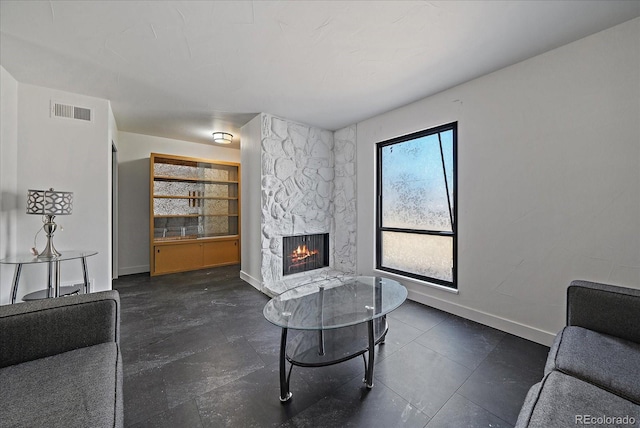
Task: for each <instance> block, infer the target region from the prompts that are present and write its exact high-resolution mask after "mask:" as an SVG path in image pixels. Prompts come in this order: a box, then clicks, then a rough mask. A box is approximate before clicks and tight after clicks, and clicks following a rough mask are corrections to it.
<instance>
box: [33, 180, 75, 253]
mask: <svg viewBox="0 0 640 428" xmlns="http://www.w3.org/2000/svg"><path fill="white" fill-rule="evenodd" d="M72 210H73V192H61V191H58V190H53V188H50V189H49V190H32V189H29V190H28V191H27V214H40V215H42V216H43V219H42V221H43V223H44V225H43V226H42V228H43V229H44V231H45V233H46V234H47V246H46V247H45V248H44V250H43V251H42V252H41V253H40V254H39V255H38V257H58V256H60V253H59V252H58V251H57V250H56V248H55V247H54V245H53V233H54V232H55V231H56V229H57V225H56V223H55V222H54V221H53V219H54V218H55V217H56V216H57V215H69V214H71V212H72Z"/></svg>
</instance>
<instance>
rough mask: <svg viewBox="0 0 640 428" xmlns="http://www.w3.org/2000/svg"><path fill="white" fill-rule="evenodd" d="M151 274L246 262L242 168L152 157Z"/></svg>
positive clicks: (229, 164)
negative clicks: (242, 258) (242, 240)
mask: <svg viewBox="0 0 640 428" xmlns="http://www.w3.org/2000/svg"><path fill="white" fill-rule="evenodd" d="M149 182H150V184H149V194H150V201H149V206H150V220H149V223H150V230H149V232H150V237H151V238H150V260H149V262H150V266H151V275H160V274H165V273H173V272H182V271H187V270H194V269H201V268H205V267H213V266H222V265H229V264H235V263H239V262H240V164H238V163H232V162H218V161H213V160H206V159H198V158H189V157H184V156H173V155H164V154H157V153H152V154H151V156H150V180H149Z"/></svg>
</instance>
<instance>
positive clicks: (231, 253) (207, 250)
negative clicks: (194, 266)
mask: <svg viewBox="0 0 640 428" xmlns="http://www.w3.org/2000/svg"><path fill="white" fill-rule="evenodd" d="M202 256H203V257H202V259H203V262H204V267H210V266H222V265H228V264H234V263H238V262H239V261H240V244H239V242H238V240H237V239H234V240H229V241H226V240H225V241H216V242H207V243H205V244H204V246H203V253H202Z"/></svg>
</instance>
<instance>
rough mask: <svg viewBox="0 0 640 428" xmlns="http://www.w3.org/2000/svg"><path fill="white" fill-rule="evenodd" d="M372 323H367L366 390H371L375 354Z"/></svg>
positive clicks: (371, 321) (370, 321)
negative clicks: (367, 358)
mask: <svg viewBox="0 0 640 428" xmlns="http://www.w3.org/2000/svg"><path fill="white" fill-rule="evenodd" d="M373 321H374V320H369V321H367V324H368V327H369V362H368V364H367V373H366V375H365V382H366V384H367V388H369V389H371V388H373V364H374V358H375V357H374V355H375V353H376V338H375V336H374V331H373Z"/></svg>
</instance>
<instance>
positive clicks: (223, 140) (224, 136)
mask: <svg viewBox="0 0 640 428" xmlns="http://www.w3.org/2000/svg"><path fill="white" fill-rule="evenodd" d="M213 141H214V142H215V143H218V144H231V142H232V141H233V135H231V134H229V133H228V132H214V133H213Z"/></svg>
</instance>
